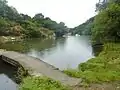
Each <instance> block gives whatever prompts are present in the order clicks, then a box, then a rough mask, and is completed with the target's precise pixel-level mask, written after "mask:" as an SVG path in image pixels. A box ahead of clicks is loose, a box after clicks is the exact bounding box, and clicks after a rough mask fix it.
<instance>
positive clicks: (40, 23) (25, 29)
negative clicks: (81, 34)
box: [0, 0, 68, 38]
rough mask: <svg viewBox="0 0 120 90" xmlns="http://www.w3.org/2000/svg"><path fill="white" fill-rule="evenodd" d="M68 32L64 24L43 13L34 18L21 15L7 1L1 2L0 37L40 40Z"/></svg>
mask: <svg viewBox="0 0 120 90" xmlns="http://www.w3.org/2000/svg"><path fill="white" fill-rule="evenodd" d="M67 31H68V28H67V26H65V24H64V23H63V22H60V23H57V22H55V21H53V20H51V19H50V18H49V17H44V15H43V14H42V13H38V14H36V15H35V16H34V17H33V18H32V17H30V16H28V15H24V14H19V13H18V11H17V10H16V9H15V8H14V7H11V6H8V4H7V1H6V0H0V36H21V37H27V38H39V37H51V36H55V35H56V36H62V35H64V34H65V33H67ZM54 34H55V35H54Z"/></svg>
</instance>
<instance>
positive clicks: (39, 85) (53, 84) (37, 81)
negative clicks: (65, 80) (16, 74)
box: [20, 77, 70, 90]
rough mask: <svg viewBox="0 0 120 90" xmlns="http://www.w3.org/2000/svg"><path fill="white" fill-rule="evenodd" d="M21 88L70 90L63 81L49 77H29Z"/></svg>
mask: <svg viewBox="0 0 120 90" xmlns="http://www.w3.org/2000/svg"><path fill="white" fill-rule="evenodd" d="M20 90H70V89H68V87H65V86H64V85H62V84H61V83H59V82H57V81H54V80H52V79H49V78H47V77H27V78H25V79H24V81H23V83H22V84H21V86H20Z"/></svg>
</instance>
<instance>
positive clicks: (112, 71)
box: [64, 43, 120, 83]
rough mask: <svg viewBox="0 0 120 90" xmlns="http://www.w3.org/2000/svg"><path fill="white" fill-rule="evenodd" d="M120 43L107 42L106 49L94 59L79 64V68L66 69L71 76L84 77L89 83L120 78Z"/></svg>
mask: <svg viewBox="0 0 120 90" xmlns="http://www.w3.org/2000/svg"><path fill="white" fill-rule="evenodd" d="M119 53H120V44H113V43H108V44H105V46H104V50H103V51H102V52H101V53H100V54H99V55H98V56H97V57H96V58H93V59H90V60H88V61H87V62H85V63H81V64H80V65H79V70H65V71H64V72H65V73H66V74H68V75H70V76H73V77H77V78H82V79H83V80H84V82H87V83H102V82H111V81H117V80H120V72H119V71H120V55H119Z"/></svg>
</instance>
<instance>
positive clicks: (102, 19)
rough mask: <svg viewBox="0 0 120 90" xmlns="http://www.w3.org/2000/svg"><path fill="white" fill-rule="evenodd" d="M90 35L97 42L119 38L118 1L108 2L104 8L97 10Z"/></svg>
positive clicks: (119, 18)
mask: <svg viewBox="0 0 120 90" xmlns="http://www.w3.org/2000/svg"><path fill="white" fill-rule="evenodd" d="M92 37H93V40H95V41H99V42H105V41H118V40H119V39H120V3H118V2H117V3H109V5H108V6H107V8H106V9H103V10H101V11H100V12H99V14H98V15H97V16H96V18H95V20H94V27H93V29H92Z"/></svg>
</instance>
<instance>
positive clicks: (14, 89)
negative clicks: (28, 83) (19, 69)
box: [0, 60, 18, 90]
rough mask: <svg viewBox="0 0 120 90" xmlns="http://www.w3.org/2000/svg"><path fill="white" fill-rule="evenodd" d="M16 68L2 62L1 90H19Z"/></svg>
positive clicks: (0, 66) (0, 72) (0, 63)
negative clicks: (16, 81)
mask: <svg viewBox="0 0 120 90" xmlns="http://www.w3.org/2000/svg"><path fill="white" fill-rule="evenodd" d="M15 71H16V68H15V67H12V66H11V65H8V64H6V63H5V62H3V61H2V60H0V90H18V85H17V84H16V83H15V77H14V76H15Z"/></svg>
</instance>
